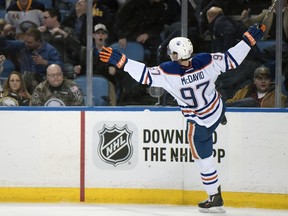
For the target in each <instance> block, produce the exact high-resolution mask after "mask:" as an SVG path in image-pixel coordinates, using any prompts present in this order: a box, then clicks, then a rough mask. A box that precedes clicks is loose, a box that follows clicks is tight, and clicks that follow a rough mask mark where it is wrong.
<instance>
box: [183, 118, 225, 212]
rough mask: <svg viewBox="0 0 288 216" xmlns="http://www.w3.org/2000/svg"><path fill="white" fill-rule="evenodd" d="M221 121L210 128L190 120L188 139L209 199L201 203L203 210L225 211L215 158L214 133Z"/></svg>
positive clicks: (201, 209)
mask: <svg viewBox="0 0 288 216" xmlns="http://www.w3.org/2000/svg"><path fill="white" fill-rule="evenodd" d="M218 124H219V122H217V123H216V124H215V125H213V126H212V127H210V128H206V127H203V126H199V125H197V124H194V123H192V122H188V139H189V145H190V149H191V151H192V156H193V158H194V160H195V163H196V165H197V167H198V168H199V171H200V175H201V179H202V183H203V185H204V188H205V191H206V193H207V194H208V199H207V200H205V201H203V202H201V203H199V204H198V206H199V211H201V212H208V213H210V212H221V213H223V212H225V209H224V208H223V204H224V202H223V199H222V196H221V189H220V183H219V180H218V172H217V169H216V165H215V161H214V158H213V155H212V153H213V140H212V134H213V132H214V131H215V129H216V127H217V126H218Z"/></svg>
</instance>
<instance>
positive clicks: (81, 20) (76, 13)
mask: <svg viewBox="0 0 288 216" xmlns="http://www.w3.org/2000/svg"><path fill="white" fill-rule="evenodd" d="M86 13H87V0H78V1H77V3H76V4H75V10H72V11H71V13H70V14H69V15H67V16H65V18H64V19H63V21H62V22H61V24H62V25H63V26H67V27H70V28H71V29H73V31H74V34H75V35H76V36H77V39H78V40H79V41H80V42H81V45H82V46H86V40H87V35H86V26H87V14H86Z"/></svg>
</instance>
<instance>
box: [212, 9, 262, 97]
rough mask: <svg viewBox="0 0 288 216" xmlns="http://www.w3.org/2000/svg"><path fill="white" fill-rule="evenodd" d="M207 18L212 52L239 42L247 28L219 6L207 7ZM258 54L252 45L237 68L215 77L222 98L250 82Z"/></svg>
mask: <svg viewBox="0 0 288 216" xmlns="http://www.w3.org/2000/svg"><path fill="white" fill-rule="evenodd" d="M207 20H208V23H209V31H210V34H211V38H212V40H211V51H212V52H225V50H227V49H229V48H230V47H232V46H234V45H235V44H236V43H237V42H239V41H240V40H241V39H242V35H243V33H244V32H245V31H246V30H247V29H246V27H245V26H243V25H242V24H241V23H240V22H236V21H234V20H232V19H231V18H230V17H228V16H225V15H224V14H223V10H222V9H221V8H220V7H215V6H213V7H211V8H210V9H208V10H207ZM259 56H260V51H259V49H258V47H257V46H254V47H252V48H251V51H250V52H249V54H248V56H247V58H246V59H245V60H244V61H243V62H242V64H241V65H240V66H239V67H238V68H235V69H232V70H231V71H228V72H227V73H224V74H221V75H220V76H219V77H218V78H217V81H216V87H217V90H218V91H219V92H220V93H221V94H222V96H223V98H224V100H227V99H228V98H231V97H233V95H234V94H235V92H236V91H237V90H239V89H240V88H242V87H243V86H245V85H247V84H248V83H250V82H251V80H252V79H253V73H254V70H255V69H256V68H257V67H258V66H259V65H260V64H261V63H260V62H261V59H260V58H259V59H258V57H259Z"/></svg>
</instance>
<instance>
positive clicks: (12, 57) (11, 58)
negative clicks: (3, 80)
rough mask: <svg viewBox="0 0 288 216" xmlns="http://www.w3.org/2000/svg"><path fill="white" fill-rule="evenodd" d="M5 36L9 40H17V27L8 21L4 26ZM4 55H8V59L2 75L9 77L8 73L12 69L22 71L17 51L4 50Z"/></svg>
mask: <svg viewBox="0 0 288 216" xmlns="http://www.w3.org/2000/svg"><path fill="white" fill-rule="evenodd" d="M2 35H3V37H4V38H5V39H7V40H15V39H16V28H15V27H14V26H13V25H11V24H9V23H7V24H6V25H5V26H4V28H3V34H2ZM2 54H3V55H5V57H6V61H5V63H4V70H3V73H2V76H4V77H8V75H9V74H10V73H11V72H12V71H15V70H16V71H20V64H19V61H18V58H19V57H18V54H17V53H15V52H9V51H3V52H2Z"/></svg>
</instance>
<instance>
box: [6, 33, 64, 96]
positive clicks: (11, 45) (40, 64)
mask: <svg viewBox="0 0 288 216" xmlns="http://www.w3.org/2000/svg"><path fill="white" fill-rule="evenodd" d="M0 44H1V45H2V46H1V49H4V50H9V51H10V52H17V54H19V61H20V69H21V73H22V74H23V77H24V80H25V84H26V87H27V90H28V91H29V93H30V94H32V92H33V90H34V88H35V87H36V86H37V85H38V84H39V83H40V82H42V81H43V80H45V75H46V68H47V66H48V65H50V64H53V63H54V64H59V65H61V66H62V64H63V63H62V60H61V58H60V55H59V53H58V51H57V50H56V49H55V48H54V47H53V46H51V45H50V44H48V43H46V42H43V41H42V37H41V32H40V31H39V30H38V29H35V28H30V29H29V30H27V31H26V33H25V38H24V41H20V40H6V39H4V38H0Z"/></svg>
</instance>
